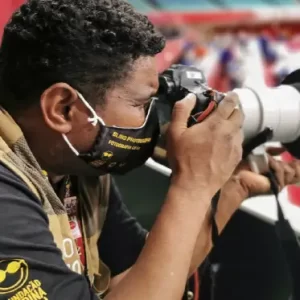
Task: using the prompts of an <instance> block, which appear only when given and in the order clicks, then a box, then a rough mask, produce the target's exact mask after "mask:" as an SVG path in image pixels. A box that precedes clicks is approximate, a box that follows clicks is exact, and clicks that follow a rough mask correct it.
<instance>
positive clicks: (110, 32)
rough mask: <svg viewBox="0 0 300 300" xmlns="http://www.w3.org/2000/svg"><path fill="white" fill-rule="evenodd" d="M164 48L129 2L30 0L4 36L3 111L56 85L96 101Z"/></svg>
mask: <svg viewBox="0 0 300 300" xmlns="http://www.w3.org/2000/svg"><path fill="white" fill-rule="evenodd" d="M164 45H165V40H164V37H163V36H162V35H161V34H160V33H159V32H158V31H156V30H155V28H154V26H153V25H152V24H151V22H150V21H149V20H148V18H147V17H146V16H144V15H142V14H140V13H138V12H136V11H135V10H134V8H133V7H132V6H131V5H130V4H129V3H127V2H126V1H122V0H28V1H27V2H26V3H25V4H24V5H22V6H21V7H20V9H19V10H18V11H16V12H15V13H14V14H13V16H12V18H11V20H10V21H9V23H8V24H7V25H6V27H5V30H4V34H3V40H2V45H1V48H0V106H2V107H4V108H5V109H7V110H18V109H22V108H26V107H28V106H30V105H32V104H34V102H35V103H36V101H38V100H39V98H40V96H41V94H42V93H43V91H44V90H45V89H46V88H48V87H49V86H51V85H52V84H54V83H57V82H66V83H68V84H70V85H71V86H73V87H74V88H76V89H78V90H79V91H81V93H83V94H84V95H85V97H87V100H88V101H90V102H93V101H96V99H94V100H93V99H92V98H95V96H96V95H97V98H98V99H99V95H101V98H104V97H103V96H104V94H105V90H107V88H109V87H111V86H112V85H113V84H115V83H116V82H118V81H119V80H121V79H122V78H124V76H126V75H127V74H128V72H129V71H130V70H131V66H132V63H133V62H134V61H135V60H136V59H138V58H140V57H142V56H154V55H156V54H157V53H159V52H161V51H162V49H163V48H164ZM98 101H99V100H98Z"/></svg>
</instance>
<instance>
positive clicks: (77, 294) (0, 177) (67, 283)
mask: <svg viewBox="0 0 300 300" xmlns="http://www.w3.org/2000/svg"><path fill="white" fill-rule="evenodd" d="M48 225H49V224H48V218H47V216H46V214H45V212H44V211H43V209H42V206H41V204H40V201H39V200H38V199H37V198H36V197H35V196H34V195H33V194H32V193H31V192H30V190H29V189H28V188H27V186H26V185H25V184H24V183H23V182H22V180H21V179H19V177H17V176H16V175H15V174H13V173H12V172H11V171H10V170H8V169H7V168H5V167H4V166H3V165H1V164H0V300H4V299H9V300H21V299H23V300H31V299H41V300H42V299H43V300H46V299H49V300H50V299H51V300H52V299H53V300H69V299H70V300H71V299H72V300H77V299H78V300H79V299H80V300H85V299H97V297H96V296H95V295H94V294H93V292H92V291H91V290H90V288H89V284H88V282H87V280H86V278H85V277H84V276H81V275H79V274H76V273H74V272H72V271H71V270H70V269H69V268H68V267H67V266H66V265H65V263H64V261H63V259H62V255H61V252H60V250H59V249H58V248H57V247H56V245H55V243H54V240H53V236H52V234H51V232H50V231H49V228H48ZM145 238H146V231H145V230H144V229H142V227H141V226H140V225H139V224H138V223H137V221H136V220H135V219H134V218H133V217H132V216H131V215H130V213H129V212H128V210H127V208H126V206H125V205H124V203H123V202H122V200H121V198H120V193H119V192H118V190H117V187H116V185H115V183H114V182H113V183H112V186H111V198H110V205H109V209H108V214H107V218H106V221H105V224H104V228H103V232H102V235H101V238H100V240H99V253H100V256H101V258H102V260H103V261H104V262H105V263H106V264H107V265H108V266H109V267H110V269H111V271H112V274H113V275H117V274H119V273H121V272H123V271H124V270H126V269H128V268H130V267H131V266H132V265H133V264H134V263H135V261H136V259H137V257H138V255H139V253H140V251H141V249H142V248H143V246H144V243H145Z"/></svg>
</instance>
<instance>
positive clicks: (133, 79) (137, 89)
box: [123, 56, 158, 97]
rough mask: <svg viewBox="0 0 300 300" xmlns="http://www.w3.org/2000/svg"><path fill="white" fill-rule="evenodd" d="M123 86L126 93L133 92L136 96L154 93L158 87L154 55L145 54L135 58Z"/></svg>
mask: <svg viewBox="0 0 300 300" xmlns="http://www.w3.org/2000/svg"><path fill="white" fill-rule="evenodd" d="M123 87H124V88H125V89H126V90H127V93H128V94H135V95H136V97H139V96H141V97H143V96H144V95H147V94H149V95H150V94H152V93H155V92H156V91H157V89H158V69H157V64H156V59H155V57H151V56H149V57H148V56H147V57H141V58H139V59H137V60H136V61H135V62H134V63H133V67H132V70H131V71H130V73H129V74H128V78H127V79H126V80H125V82H124V85H123Z"/></svg>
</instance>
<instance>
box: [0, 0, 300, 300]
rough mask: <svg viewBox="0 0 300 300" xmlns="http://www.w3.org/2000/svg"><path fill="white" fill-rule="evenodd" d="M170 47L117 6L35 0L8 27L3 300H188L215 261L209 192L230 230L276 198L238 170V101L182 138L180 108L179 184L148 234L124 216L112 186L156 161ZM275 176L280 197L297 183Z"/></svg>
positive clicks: (1, 145) (173, 149) (0, 120)
mask: <svg viewBox="0 0 300 300" xmlns="http://www.w3.org/2000/svg"><path fill="white" fill-rule="evenodd" d="M163 47H164V39H163V37H162V36H161V35H160V34H158V33H157V32H156V31H155V29H154V28H153V26H152V24H150V23H149V21H148V19H147V18H146V17H145V16H143V15H141V14H139V13H137V12H135V11H134V10H133V8H132V7H131V6H130V5H129V4H128V3H126V2H123V1H121V0H110V1H109V0H95V1H90V0H80V1H79V0H55V1H54V0H29V1H28V2H27V3H26V4H24V5H23V6H22V7H21V8H20V10H19V11H17V12H16V13H15V14H14V15H13V17H12V19H11V20H10V22H9V23H8V25H7V26H6V28H5V31H4V36H3V42H2V45H1V52H0V105H1V107H2V111H1V114H0V132H1V140H0V153H1V155H0V162H1V164H0V190H1V193H0V203H1V211H0V221H1V224H0V299H31V298H33V297H34V296H33V295H35V297H39V298H37V299H66V300H67V299H97V298H98V297H99V298H100V297H102V298H105V299H123V300H125V299H130V300H132V299H170V300H171V299H172V300H173V299H180V297H181V295H182V293H183V290H184V286H185V282H186V280H187V278H188V276H189V275H190V274H192V272H193V271H194V270H195V269H196V268H197V267H198V266H199V265H200V264H201V263H202V262H203V260H204V259H205V257H206V255H207V253H208V252H209V250H210V248H211V242H210V236H211V234H210V231H211V227H210V222H209V213H210V202H211V199H212V197H213V196H214V195H215V193H216V192H217V191H218V190H219V189H220V188H222V195H221V199H220V203H219V208H218V214H217V223H218V226H219V229H220V230H222V229H223V228H224V226H225V225H226V223H227V222H228V220H229V219H230V217H231V216H232V214H233V213H234V212H235V211H236V210H237V208H238V207H239V205H240V203H241V202H242V201H243V200H244V199H245V198H247V197H249V195H252V194H260V193H267V192H268V191H269V189H270V185H269V182H268V180H267V178H265V177H263V176H260V175H256V174H254V173H252V172H250V171H248V170H247V168H248V167H247V166H244V165H243V164H239V163H240V159H241V154H242V146H241V144H242V141H243V136H242V131H241V127H242V123H243V115H242V113H241V111H240V110H239V109H237V108H236V107H237V104H238V98H237V97H236V95H235V94H229V95H228V96H227V97H226V98H225V99H224V100H223V101H222V102H221V103H220V105H219V106H218V107H217V109H216V110H215V111H214V112H213V113H212V114H211V115H210V116H209V117H208V118H207V119H206V120H205V121H204V122H203V123H201V124H198V125H195V126H193V127H191V128H187V125H186V124H187V119H188V117H189V115H190V113H191V111H192V109H193V107H194V105H195V97H194V96H193V95H189V96H187V97H186V98H185V99H183V100H182V101H180V102H178V103H177V104H176V105H175V107H174V111H173V117H172V122H171V125H170V128H169V135H168V158H169V161H170V165H171V167H172V170H173V176H172V179H171V183H170V188H169V191H168V194H167V196H166V199H165V202H164V205H163V207H162V209H161V212H160V214H159V216H158V217H157V220H156V222H155V225H154V226H153V228H152V230H151V232H150V233H149V235H148V233H147V232H145V230H143V229H142V228H141V226H140V225H139V224H138V223H137V222H136V220H134V219H133V218H132V217H131V216H130V214H129V212H128V211H127V209H126V207H125V206H124V204H123V203H122V200H121V199H120V196H119V193H118V190H117V188H116V186H115V184H114V182H113V181H112V180H111V178H110V176H109V175H108V173H122V172H123V170H126V171H130V170H131V169H133V168H135V167H138V166H140V165H142V164H143V163H144V162H145V161H146V159H147V158H148V157H149V155H151V153H152V151H153V147H154V146H155V141H156V139H157V135H158V123H157V118H156V111H155V106H154V103H153V101H151V99H152V96H153V95H154V94H155V93H156V91H157V89H158V74H157V71H156V64H155V58H154V56H155V55H156V54H157V53H159V52H160V51H162V49H163ZM112 137H114V138H115V139H113V138H112ZM124 137H126V138H125V139H126V140H127V141H128V140H130V141H131V142H132V144H134V143H136V141H139V142H141V141H142V143H140V144H139V145H135V147H132V148H130V147H129V146H128V145H129V144H128V143H127V144H126V143H125V142H124ZM116 139H118V141H116ZM112 147H113V151H108V150H107V149H111V148H112ZM271 164H272V167H273V168H274V169H275V170H276V171H277V177H278V179H279V180H280V183H281V184H282V186H281V187H283V185H284V184H289V183H291V182H292V181H293V180H295V178H296V177H297V174H298V173H297V172H296V168H291V167H290V166H289V165H283V163H278V162H276V161H275V160H272V159H271ZM238 165H239V166H238ZM237 166H238V167H237ZM141 201H142V199H141ZM147 236H148V237H147ZM146 237H147V241H146ZM25 297H27V298H25Z"/></svg>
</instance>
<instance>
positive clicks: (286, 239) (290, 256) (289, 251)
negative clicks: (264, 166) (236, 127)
mask: <svg viewBox="0 0 300 300" xmlns="http://www.w3.org/2000/svg"><path fill="white" fill-rule="evenodd" d="M271 135H272V130H271V129H269V128H266V129H265V130H264V131H263V132H261V133H260V134H259V135H258V136H257V137H255V138H254V139H253V140H251V141H250V142H249V143H247V144H246V145H244V153H243V158H246V157H247V156H248V155H249V154H250V153H251V152H252V150H253V149H255V148H256V147H258V146H259V145H261V144H264V143H265V142H267V141H268V140H269V139H270V137H271ZM265 176H266V177H267V178H268V179H269V180H270V185H271V191H272V192H273V194H274V196H275V201H276V206H277V217H278V220H277V221H276V222H275V231H276V235H277V237H278V240H279V242H280V245H281V248H282V251H283V254H284V256H285V261H286V263H287V266H288V268H289V272H290V275H291V278H292V285H293V291H292V295H293V298H292V299H291V300H298V299H300V285H299V279H300V243H299V240H298V237H297V235H296V234H295V232H294V230H293V228H292V226H291V224H290V222H289V221H288V220H287V219H286V218H285V216H284V213H283V209H282V207H281V204H280V201H279V189H278V182H277V179H276V176H275V173H274V171H273V170H272V169H270V171H269V172H268V173H267V174H265ZM220 194H221V192H220V191H218V193H216V195H215V196H214V197H213V199H212V202H211V226H212V233H211V234H212V236H211V239H212V243H213V246H216V245H217V242H218V239H219V231H218V227H217V223H216V219H215V216H216V212H217V207H218V202H219V199H220ZM208 268H210V269H212V268H213V266H212V264H211V262H210V259H209V256H208V257H207V258H206V259H205V261H204V262H203V264H202V265H201V267H200V276H201V277H202V278H203V276H204V275H205V274H206V273H207V270H208ZM209 274H210V276H211V281H212V282H214V281H215V280H214V278H213V277H214V276H215V275H216V274H215V272H209ZM213 288H214V289H215V286H214V287H213ZM213 294H214V293H213V291H212V293H211V297H210V299H211V300H214V299H213Z"/></svg>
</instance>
